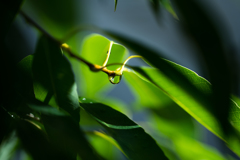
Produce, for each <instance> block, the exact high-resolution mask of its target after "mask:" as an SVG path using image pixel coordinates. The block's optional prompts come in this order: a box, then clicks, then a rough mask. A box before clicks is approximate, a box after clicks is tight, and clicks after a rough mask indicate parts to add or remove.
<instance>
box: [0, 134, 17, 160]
mask: <svg viewBox="0 0 240 160" xmlns="http://www.w3.org/2000/svg"><path fill="white" fill-rule="evenodd" d="M17 142H18V139H17V137H16V132H12V133H11V134H10V135H9V136H8V137H7V138H5V139H4V141H3V142H2V143H0V144H1V145H0V159H6V160H8V159H11V158H12V156H13V154H14V152H15V148H16V146H17Z"/></svg>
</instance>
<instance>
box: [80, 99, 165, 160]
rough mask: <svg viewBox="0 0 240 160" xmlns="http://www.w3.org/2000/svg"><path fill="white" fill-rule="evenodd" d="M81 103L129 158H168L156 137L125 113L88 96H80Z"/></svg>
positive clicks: (137, 159) (139, 159)
mask: <svg viewBox="0 0 240 160" xmlns="http://www.w3.org/2000/svg"><path fill="white" fill-rule="evenodd" d="M80 105H81V106H82V107H83V108H84V109H85V110H86V111H87V112H88V113H89V114H91V115H92V116H93V118H95V119H96V120H97V121H98V122H99V123H100V124H101V125H103V126H104V127H105V128H106V130H107V131H108V132H109V133H110V135H111V136H112V137H113V138H114V139H115V140H116V141H117V142H118V144H119V145H120V146H121V148H122V150H123V151H124V152H125V154H126V155H127V156H128V158H129V159H136V160H141V159H142V160H145V159H162V160H164V159H168V158H167V157H166V156H165V155H164V153H163V151H162V150H161V149H160V148H159V146H158V145H157V143H156V142H155V141H154V139H152V137H151V136H149V135H148V134H147V133H146V132H145V131H144V130H143V129H142V128H141V127H140V126H139V125H137V124H136V123H135V122H133V121H131V120H130V119H129V118H128V117H127V116H125V115H124V114H122V113H120V112H118V111H116V110H114V109H112V108H111V107H109V106H106V105H104V104H101V103H95V102H93V101H91V100H88V99H86V98H80Z"/></svg>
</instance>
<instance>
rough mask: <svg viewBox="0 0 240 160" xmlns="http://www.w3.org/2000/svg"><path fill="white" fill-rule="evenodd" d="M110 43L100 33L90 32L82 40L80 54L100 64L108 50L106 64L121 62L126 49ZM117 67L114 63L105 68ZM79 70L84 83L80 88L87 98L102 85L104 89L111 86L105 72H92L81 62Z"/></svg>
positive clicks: (101, 87) (112, 68)
mask: <svg viewBox="0 0 240 160" xmlns="http://www.w3.org/2000/svg"><path fill="white" fill-rule="evenodd" d="M110 44H111V41H110V40H108V39H107V38H105V37H103V36H101V35H98V34H92V35H90V36H87V37H86V38H85V40H84V42H83V47H82V50H81V56H82V57H83V58H84V59H86V60H88V61H89V62H91V63H93V64H98V65H101V66H102V65H103V64H104V62H105V60H106V58H107V54H108V53H109V52H110V57H109V59H108V61H107V64H112V63H123V61H124V59H125V58H126V56H127V54H128V51H127V49H126V48H125V47H123V46H122V45H120V44H117V43H113V44H112V46H111V47H110ZM109 49H110V50H109ZM118 67H120V66H116V65H115V66H109V67H107V68H108V69H110V70H116V69H117V68H118ZM81 70H82V73H83V77H84V79H83V78H82V79H83V80H84V81H85V83H83V84H82V85H80V86H81V87H80V89H81V90H84V93H82V94H83V95H85V96H87V97H89V98H94V97H95V95H96V93H97V92H99V91H100V90H101V89H103V87H104V89H105V90H106V89H107V88H109V87H112V84H110V83H109V80H108V76H107V75H106V74H105V73H103V72H97V73H96V72H92V71H90V70H89V68H88V67H87V66H86V65H85V64H81ZM75 74H79V73H75Z"/></svg>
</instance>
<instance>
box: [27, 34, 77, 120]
mask: <svg viewBox="0 0 240 160" xmlns="http://www.w3.org/2000/svg"><path fill="white" fill-rule="evenodd" d="M32 70H33V76H34V80H35V82H34V92H35V96H36V98H37V99H39V100H41V101H44V102H45V103H47V104H48V103H49V102H50V100H51V98H52V96H54V99H55V101H56V103H57V104H58V106H59V107H60V108H62V109H64V110H66V111H67V112H68V113H70V114H71V115H72V116H73V118H74V119H75V120H76V121H79V104H78V98H77V96H78V95H77V90H76V84H75V82H74V75H73V72H72V69H71V65H70V63H69V62H68V60H67V59H66V58H65V57H64V56H63V55H62V53H61V50H60V47H59V46H58V45H57V44H55V43H54V42H52V41H51V40H50V39H48V38H46V37H41V38H40V40H39V42H38V45H37V49H36V52H35V54H34V58H33V64H32Z"/></svg>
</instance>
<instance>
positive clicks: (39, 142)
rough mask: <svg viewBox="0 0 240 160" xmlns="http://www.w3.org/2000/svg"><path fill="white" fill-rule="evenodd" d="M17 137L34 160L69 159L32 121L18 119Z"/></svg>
mask: <svg viewBox="0 0 240 160" xmlns="http://www.w3.org/2000/svg"><path fill="white" fill-rule="evenodd" d="M16 128H17V135H18V137H19V139H20V140H21V144H22V146H23V147H24V148H25V150H26V151H27V152H28V153H29V154H30V155H31V156H32V158H33V159H34V160H43V159H46V160H51V159H64V158H67V157H66V156H65V155H64V154H62V152H60V151H58V150H56V148H54V147H53V146H52V145H51V144H50V143H49V141H48V138H47V135H46V134H45V133H44V132H43V130H42V129H41V128H39V126H37V125H36V124H34V123H32V122H31V121H27V120H21V119H16Z"/></svg>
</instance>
